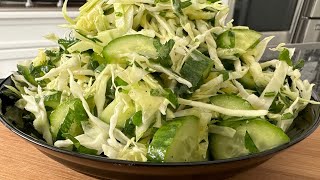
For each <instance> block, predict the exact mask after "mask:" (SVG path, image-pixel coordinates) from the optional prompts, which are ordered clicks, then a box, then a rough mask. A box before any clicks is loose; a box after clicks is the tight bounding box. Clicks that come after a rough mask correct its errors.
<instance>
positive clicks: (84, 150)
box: [62, 133, 98, 155]
mask: <svg viewBox="0 0 320 180" xmlns="http://www.w3.org/2000/svg"><path fill="white" fill-rule="evenodd" d="M62 136H63V137H65V138H67V139H70V141H72V143H73V145H74V147H75V148H76V151H77V152H79V153H83V154H92V155H97V153H98V151H97V150H95V149H90V148H87V147H85V146H83V145H81V144H80V142H79V141H78V140H77V139H76V138H74V137H73V136H72V135H71V134H69V133H64V134H62Z"/></svg>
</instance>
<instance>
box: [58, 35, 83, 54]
mask: <svg viewBox="0 0 320 180" xmlns="http://www.w3.org/2000/svg"><path fill="white" fill-rule="evenodd" d="M78 41H79V40H77V39H73V38H70V39H59V40H58V44H59V45H60V47H61V48H62V49H63V50H64V51H65V52H67V49H68V48H69V47H71V46H72V45H74V44H75V43H77V42H78Z"/></svg>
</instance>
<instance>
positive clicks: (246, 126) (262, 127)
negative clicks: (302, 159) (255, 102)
mask: <svg viewBox="0 0 320 180" xmlns="http://www.w3.org/2000/svg"><path fill="white" fill-rule="evenodd" d="M222 125H225V126H228V127H231V128H234V129H236V134H235V135H234V136H233V137H232V138H230V137H227V136H222V135H218V134H212V135H211V136H210V151H211V154H212V155H213V157H214V158H215V159H228V158H234V157H239V156H243V155H248V154H250V151H249V150H248V149H247V148H246V142H245V136H246V132H247V133H248V134H249V135H250V137H251V139H252V141H253V143H254V145H255V146H256V147H257V149H258V151H259V152H262V151H265V150H268V149H272V148H274V147H277V146H280V145H282V144H285V143H287V142H289V141H290V138H289V137H288V136H287V135H286V134H285V133H284V132H283V131H282V129H280V128H279V127H277V126H275V125H273V124H271V123H270V122H268V121H266V120H263V119H251V120H243V121H233V122H231V121H225V122H223V123H222Z"/></svg>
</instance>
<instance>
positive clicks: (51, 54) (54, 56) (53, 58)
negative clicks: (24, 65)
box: [44, 50, 62, 63]
mask: <svg viewBox="0 0 320 180" xmlns="http://www.w3.org/2000/svg"><path fill="white" fill-rule="evenodd" d="M44 53H45V54H46V55H47V57H48V58H49V60H48V61H50V62H51V63H56V62H57V61H59V60H60V59H61V54H62V52H60V51H58V52H55V51H52V50H46V51H45V52H44Z"/></svg>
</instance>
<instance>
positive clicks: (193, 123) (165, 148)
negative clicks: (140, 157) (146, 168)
mask: <svg viewBox="0 0 320 180" xmlns="http://www.w3.org/2000/svg"><path fill="white" fill-rule="evenodd" d="M199 132H200V121H199V119H198V118H197V117H195V116H185V117H180V118H175V119H174V120H172V121H169V122H168V123H167V124H165V125H163V126H162V127H161V128H159V129H158V130H157V132H156V133H155V135H154V136H153V139H152V142H151V143H150V145H149V148H148V154H147V156H148V160H150V161H155V162H190V161H198V160H199V159H197V158H195V157H194V156H193V154H194V152H195V151H196V150H197V148H198V145H199V143H198V137H199Z"/></svg>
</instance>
